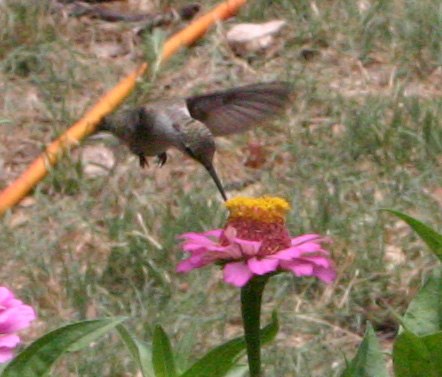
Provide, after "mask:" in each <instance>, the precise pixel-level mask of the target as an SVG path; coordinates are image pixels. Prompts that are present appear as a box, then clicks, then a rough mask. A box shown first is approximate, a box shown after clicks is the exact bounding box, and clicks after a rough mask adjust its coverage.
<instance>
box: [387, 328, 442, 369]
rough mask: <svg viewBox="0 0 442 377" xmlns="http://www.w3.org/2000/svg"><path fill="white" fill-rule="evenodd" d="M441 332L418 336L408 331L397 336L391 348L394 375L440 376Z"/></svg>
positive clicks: (441, 367) (441, 360) (441, 365)
mask: <svg viewBox="0 0 442 377" xmlns="http://www.w3.org/2000/svg"><path fill="white" fill-rule="evenodd" d="M441 355H442V332H437V333H435V334H431V335H427V336H422V337H419V336H417V335H415V334H413V333H411V332H410V331H404V332H403V333H402V334H400V335H399V336H398V338H397V339H396V342H395V343H394V348H393V366H394V372H395V375H396V377H423V376H425V377H442V358H441Z"/></svg>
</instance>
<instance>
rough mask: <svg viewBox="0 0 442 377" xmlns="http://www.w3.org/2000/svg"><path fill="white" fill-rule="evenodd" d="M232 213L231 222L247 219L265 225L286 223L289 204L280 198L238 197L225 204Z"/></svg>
mask: <svg viewBox="0 0 442 377" xmlns="http://www.w3.org/2000/svg"><path fill="white" fill-rule="evenodd" d="M225 205H226V207H227V208H228V209H229V211H230V216H229V220H235V219H247V220H254V221H260V222H265V223H284V222H285V217H286V213H287V211H288V210H289V209H290V205H289V203H288V202H287V201H286V200H284V199H282V198H278V197H272V196H263V197H261V198H245V197H236V198H233V199H230V200H228V201H227V202H226V203H225Z"/></svg>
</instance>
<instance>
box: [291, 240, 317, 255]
mask: <svg viewBox="0 0 442 377" xmlns="http://www.w3.org/2000/svg"><path fill="white" fill-rule="evenodd" d="M296 247H297V248H298V250H299V251H300V252H301V253H302V254H305V253H316V252H317V251H318V250H321V245H320V244H318V243H313V242H307V243H304V244H302V245H298V246H296Z"/></svg>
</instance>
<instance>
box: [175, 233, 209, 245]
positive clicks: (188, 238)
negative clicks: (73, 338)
mask: <svg viewBox="0 0 442 377" xmlns="http://www.w3.org/2000/svg"><path fill="white" fill-rule="evenodd" d="M177 238H178V239H184V240H185V241H184V242H192V243H197V244H200V245H201V246H205V245H215V244H216V243H215V242H214V241H213V240H211V239H210V238H207V237H206V236H205V235H203V234H201V233H184V234H181V235H180V236H178V237H177Z"/></svg>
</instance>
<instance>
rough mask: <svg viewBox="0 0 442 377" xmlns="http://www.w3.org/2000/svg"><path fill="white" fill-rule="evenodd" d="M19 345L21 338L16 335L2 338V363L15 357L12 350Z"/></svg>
mask: <svg viewBox="0 0 442 377" xmlns="http://www.w3.org/2000/svg"><path fill="white" fill-rule="evenodd" d="M19 343H20V338H19V337H18V336H17V335H15V334H11V335H5V336H2V337H0V363H4V362H6V361H9V360H11V359H12V358H13V357H14V354H13V353H12V349H13V348H14V347H15V346H17V344H19Z"/></svg>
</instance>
